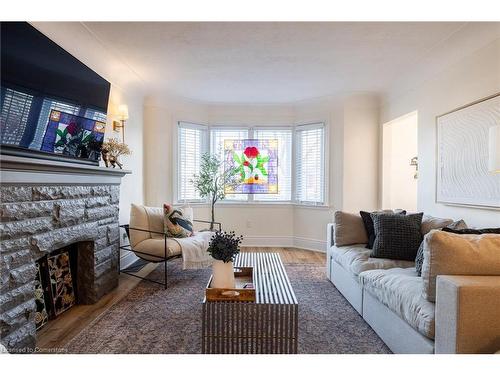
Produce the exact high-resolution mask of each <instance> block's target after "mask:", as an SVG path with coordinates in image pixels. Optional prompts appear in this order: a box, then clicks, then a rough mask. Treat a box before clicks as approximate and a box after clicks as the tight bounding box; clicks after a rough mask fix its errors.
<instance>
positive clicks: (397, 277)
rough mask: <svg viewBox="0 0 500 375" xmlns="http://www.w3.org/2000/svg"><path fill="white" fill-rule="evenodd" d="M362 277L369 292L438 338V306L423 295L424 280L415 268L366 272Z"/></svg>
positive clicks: (429, 335)
mask: <svg viewBox="0 0 500 375" xmlns="http://www.w3.org/2000/svg"><path fill="white" fill-rule="evenodd" d="M359 279H360V282H361V284H362V285H363V288H364V290H365V291H366V292H368V293H370V294H371V295H372V296H374V297H375V298H377V299H378V300H379V301H380V302H381V303H382V304H384V305H385V306H387V307H388V308H389V309H390V310H391V311H393V312H394V313H395V314H396V315H398V316H399V317H400V318H401V319H403V320H404V321H405V322H407V323H408V324H409V325H410V326H412V327H413V328H415V329H416V330H417V331H418V332H420V333H421V334H422V335H424V336H426V337H429V338H431V339H434V316H435V305H434V303H432V302H429V301H427V300H426V299H425V298H423V297H422V286H423V281H422V278H420V277H418V276H417V273H416V272H415V269H414V268H406V269H403V268H392V269H389V270H371V271H365V272H362V273H361V274H360V275H359Z"/></svg>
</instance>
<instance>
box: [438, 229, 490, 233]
mask: <svg viewBox="0 0 500 375" xmlns="http://www.w3.org/2000/svg"><path fill="white" fill-rule="evenodd" d="M443 231H445V232H449V233H455V234H486V233H493V234H500V228H483V229H472V228H460V229H456V228H443Z"/></svg>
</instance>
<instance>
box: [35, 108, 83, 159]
mask: <svg viewBox="0 0 500 375" xmlns="http://www.w3.org/2000/svg"><path fill="white" fill-rule="evenodd" d="M53 109H55V110H57V111H61V112H65V113H71V114H72V115H78V113H79V112H80V106H77V105H74V104H69V103H64V102H60V101H57V100H53V99H48V98H47V99H44V100H43V104H42V109H41V111H40V116H39V117H38V124H37V126H36V132H35V136H34V137H33V141H32V142H31V145H30V148H34V149H35V150H40V148H42V142H43V137H44V136H45V131H46V130H47V124H48V122H49V116H50V112H51V111H52V110H53Z"/></svg>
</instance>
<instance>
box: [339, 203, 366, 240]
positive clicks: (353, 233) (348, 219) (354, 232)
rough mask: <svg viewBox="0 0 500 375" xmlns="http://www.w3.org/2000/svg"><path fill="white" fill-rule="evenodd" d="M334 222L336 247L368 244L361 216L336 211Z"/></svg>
mask: <svg viewBox="0 0 500 375" xmlns="http://www.w3.org/2000/svg"><path fill="white" fill-rule="evenodd" d="M333 222H334V223H335V225H334V230H333V241H334V243H335V246H346V245H353V244H357V243H364V244H366V243H368V235H367V234H366V229H365V225H364V224H363V219H361V216H360V215H357V214H351V213H348V212H343V211H335V213H334V214H333Z"/></svg>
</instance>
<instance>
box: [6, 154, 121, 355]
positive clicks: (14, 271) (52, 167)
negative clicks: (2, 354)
mask: <svg viewBox="0 0 500 375" xmlns="http://www.w3.org/2000/svg"><path fill="white" fill-rule="evenodd" d="M1 173H2V176H1V177H2V183H1V188H0V193H1V196H0V201H1V204H0V273H1V275H0V290H1V296H0V303H1V312H0V334H1V337H0V339H1V342H2V343H3V344H4V345H5V346H6V347H7V348H8V349H9V350H12V351H15V350H23V349H25V348H28V349H29V348H34V347H35V346H36V329H35V320H34V319H35V317H34V313H35V300H34V298H35V296H34V283H35V274H36V268H35V262H36V261H37V260H38V259H40V258H42V257H43V256H44V255H46V254H49V253H51V252H53V251H55V250H58V249H61V248H64V247H67V246H69V245H73V244H76V247H77V251H78V275H77V276H76V277H77V285H78V291H77V295H78V303H80V304H92V303H95V302H97V301H98V300H99V299H100V298H101V297H102V296H103V295H105V294H106V293H108V292H109V291H111V290H112V289H113V288H115V287H116V286H117V285H118V267H119V241H120V238H119V237H120V231H119V226H118V210H119V208H118V207H119V199H120V182H121V177H123V176H124V175H125V174H127V173H130V172H129V171H124V170H114V169H107V168H102V167H94V166H89V165H79V164H69V163H65V162H59V161H46V160H40V159H26V158H21V157H16V156H5V155H2V164H1Z"/></svg>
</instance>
